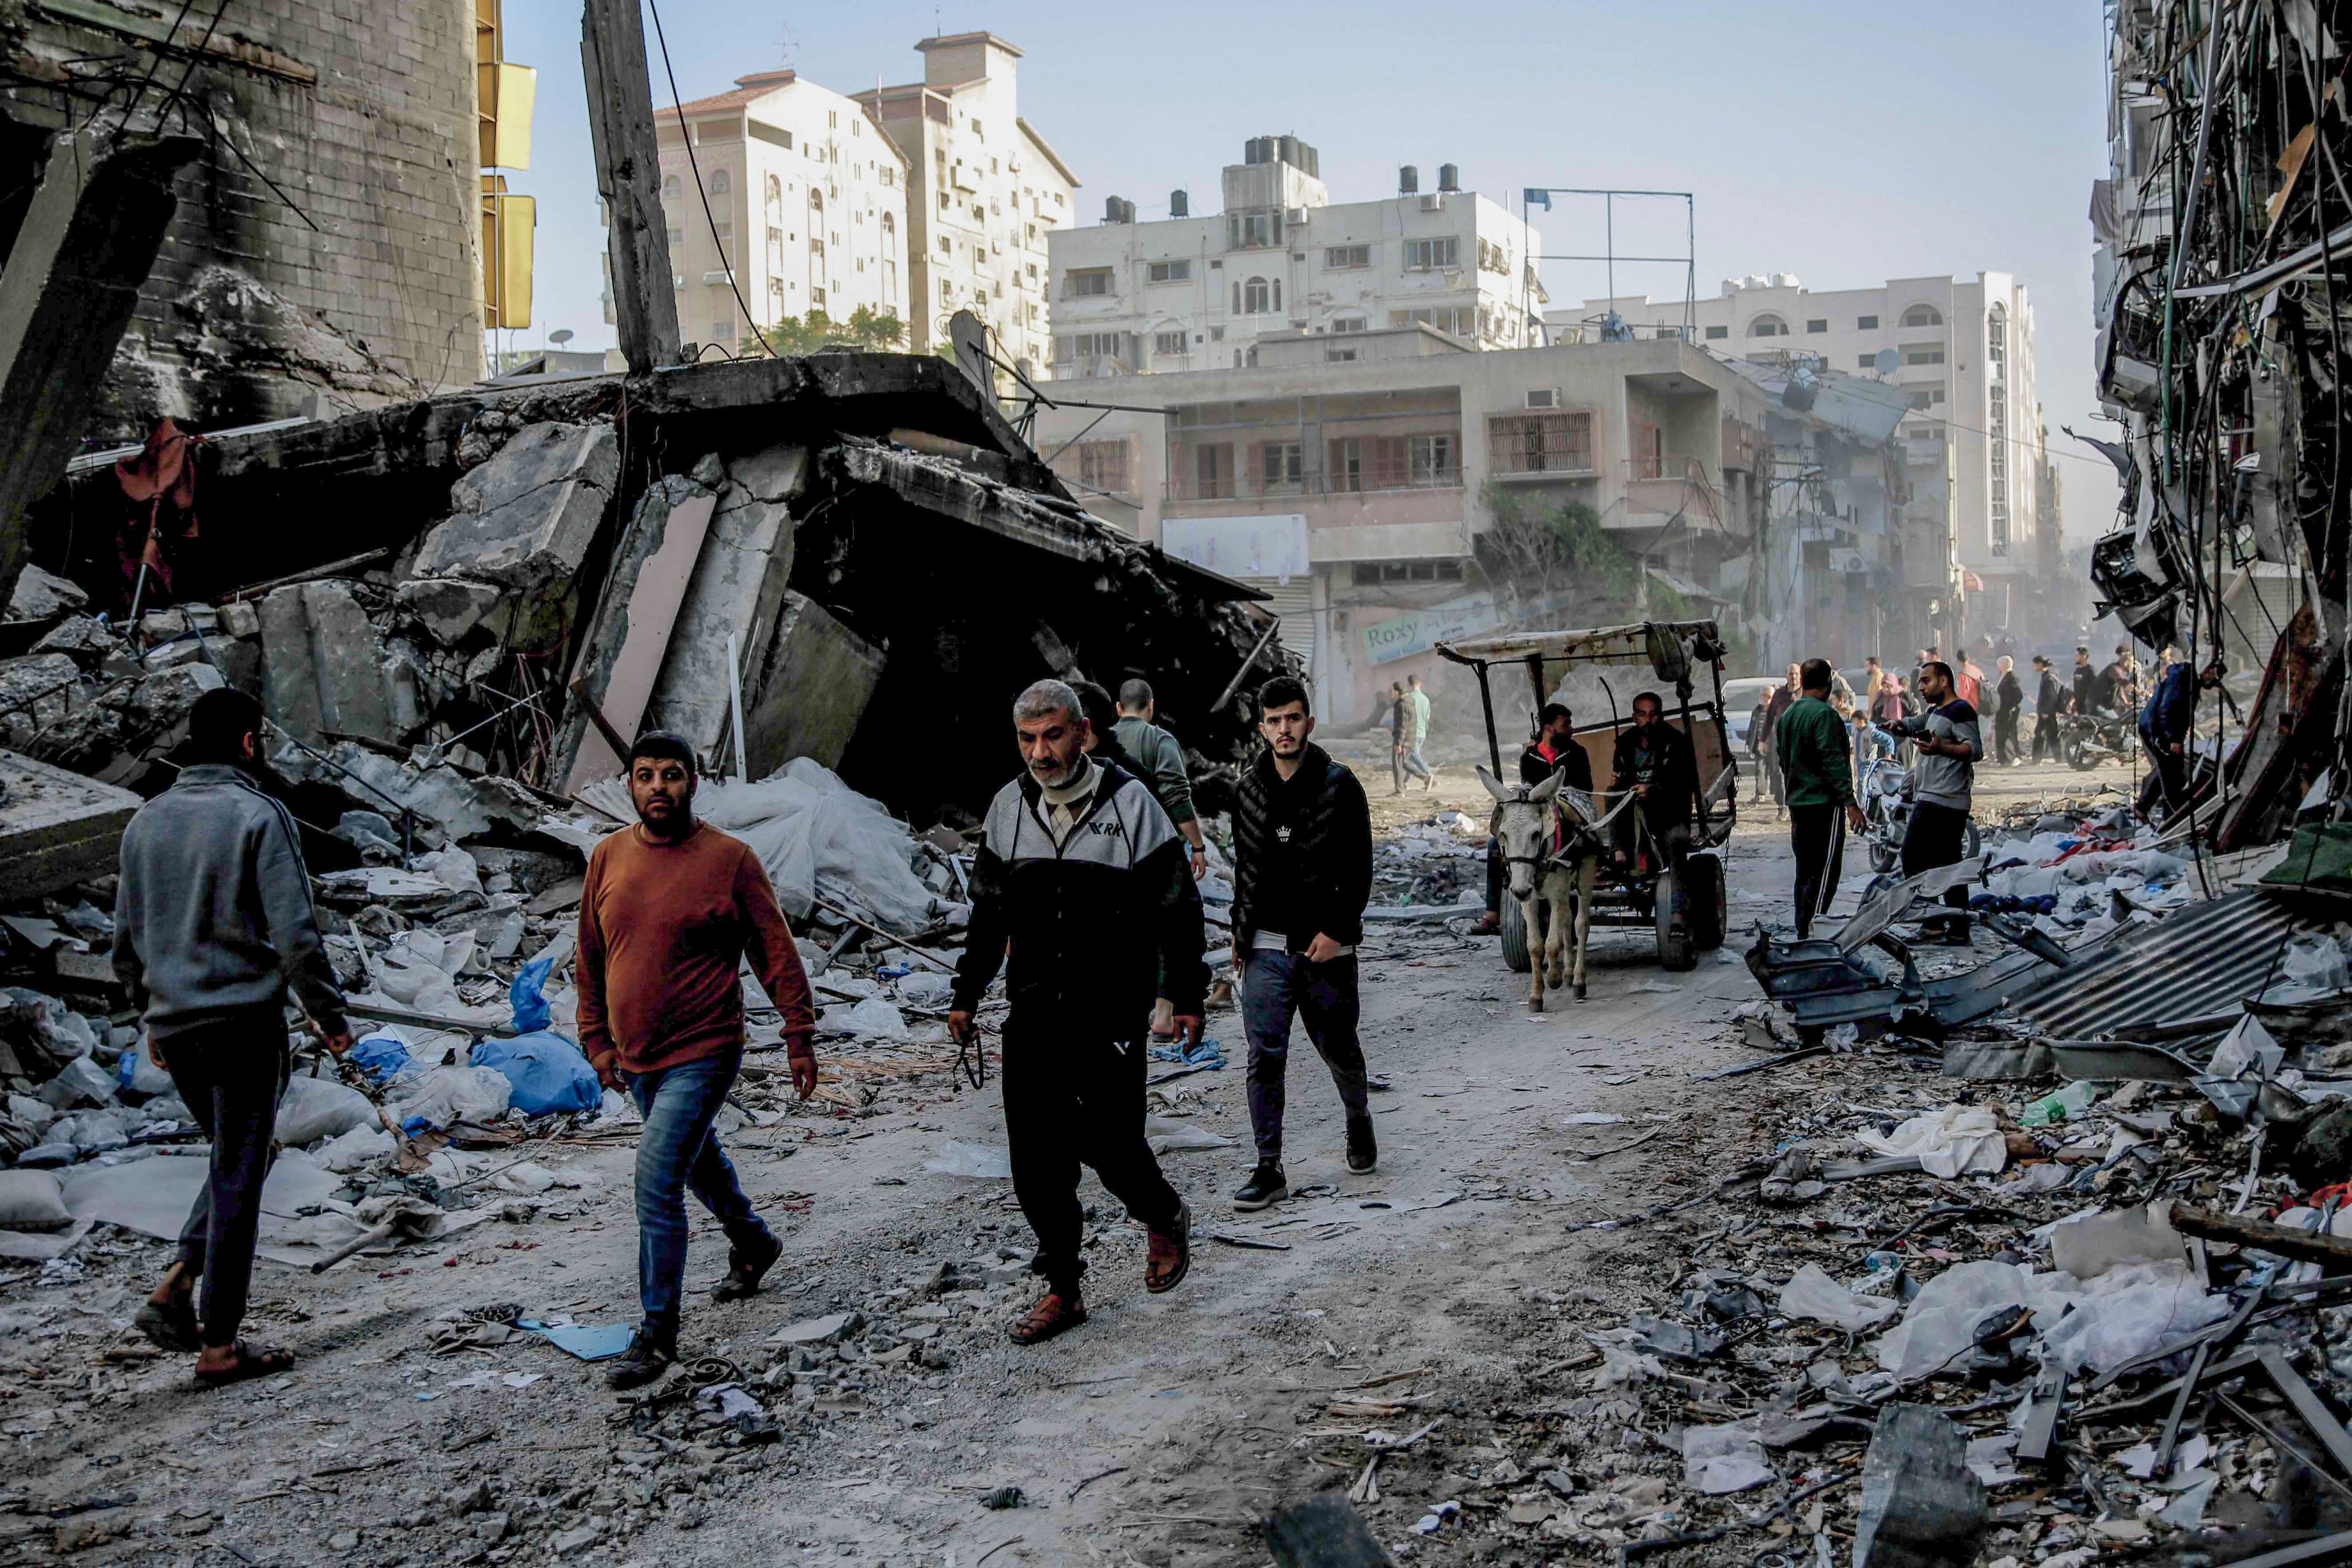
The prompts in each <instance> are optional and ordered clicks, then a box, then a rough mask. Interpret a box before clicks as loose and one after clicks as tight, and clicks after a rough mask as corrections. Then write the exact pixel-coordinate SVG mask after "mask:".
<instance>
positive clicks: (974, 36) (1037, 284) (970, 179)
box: [856, 33, 1078, 374]
mask: <svg viewBox="0 0 2352 1568" xmlns="http://www.w3.org/2000/svg"><path fill="white" fill-rule="evenodd" d="M915 47H916V48H917V49H919V50H920V51H921V52H922V56H923V79H922V80H921V81H919V82H913V83H909V84H908V85H906V86H904V87H881V88H876V89H872V90H871V91H868V92H861V93H858V94H856V100H857V101H858V102H859V103H862V104H864V105H866V107H867V108H868V109H870V110H873V112H874V114H875V117H876V118H877V120H878V121H879V122H880V123H881V125H882V128H883V129H884V130H885V131H886V132H888V133H889V135H890V137H891V139H892V140H893V141H894V142H896V143H897V144H898V148H899V150H900V151H901V152H902V153H904V154H905V156H906V160H907V163H908V171H909V178H910V180H911V182H912V183H911V184H910V185H909V186H908V192H907V216H908V224H909V226H910V227H909V229H908V245H909V247H910V248H909V250H908V317H907V319H908V322H909V323H910V324H911V325H912V327H913V328H914V337H913V346H914V347H915V348H916V349H918V350H926V349H929V348H931V347H933V346H934V345H936V344H938V343H940V342H944V341H945V340H946V338H947V335H948V318H949V317H950V316H952V315H954V314H955V313H956V312H957V311H958V310H971V311H972V312H973V313H974V314H976V315H978V316H979V317H980V318H981V319H982V321H986V322H987V323H988V325H989V326H990V327H991V328H992V330H993V331H995V333H996V335H997V337H998V339H999V341H1000V343H1001V345H1002V348H1001V352H1002V353H1003V356H1004V357H1005V358H1007V359H1009V360H1027V361H1028V362H1029V363H1030V364H1031V365H1032V366H1033V367H1034V368H1035V369H1036V370H1037V372H1038V374H1043V373H1044V366H1045V354H1046V345H1047V343H1048V342H1050V341H1051V336H1052V328H1051V323H1050V321H1049V320H1048V317H1049V315H1050V313H1051V312H1050V308H1049V306H1048V304H1047V299H1048V296H1047V293H1046V289H1045V268H1046V256H1047V251H1046V236H1047V235H1049V234H1050V233H1051V232H1052V231H1054V230H1055V229H1057V228H1064V227H1066V226H1068V225H1069V223H1070V221H1071V219H1072V216H1074V214H1075V212H1076V205H1075V203H1076V191H1077V186H1078V177H1077V175H1076V174H1072V173H1071V172H1070V167H1069V165H1068V164H1066V163H1063V162H1062V160H1061V157H1060V156H1059V155H1058V154H1057V153H1055V151H1054V150H1053V148H1051V147H1049V146H1047V145H1046V144H1045V138H1044V137H1042V136H1040V135H1038V134H1037V132H1035V131H1034V129H1032V128H1031V126H1030V124H1029V122H1028V121H1025V120H1024V119H1022V118H1021V107H1020V96H1019V81H1018V77H1017V74H1016V71H1015V66H1014V62H1015V61H1017V60H1019V59H1020V58H1021V51H1020V50H1019V49H1016V48H1014V47H1013V46H1012V45H1011V44H1008V43H1006V42H1005V41H1004V40H1003V38H1000V37H997V36H996V35H995V34H993V33H956V34H952V35H949V36H945V37H935V38H925V39H924V40H923V41H922V42H920V43H919V44H917V45H916V46H915Z"/></svg>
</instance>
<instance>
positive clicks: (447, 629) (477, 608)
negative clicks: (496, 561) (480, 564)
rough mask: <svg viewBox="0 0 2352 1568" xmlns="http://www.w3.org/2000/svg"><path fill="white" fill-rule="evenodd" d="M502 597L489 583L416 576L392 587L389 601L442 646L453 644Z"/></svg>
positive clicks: (487, 613) (502, 593)
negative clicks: (394, 587) (396, 586)
mask: <svg viewBox="0 0 2352 1568" xmlns="http://www.w3.org/2000/svg"><path fill="white" fill-rule="evenodd" d="M503 597H505V594H504V592H503V591H502V590H500V589H499V588H497V587H494V586H492V585H491V584H488V583H469V582H467V580H466V579H464V578H462V577H417V578H413V579H411V580H410V581H408V582H405V583H403V584H401V585H400V586H399V587H398V588H396V589H394V591H393V595H392V601H393V603H394V604H395V605H398V606H400V609H401V610H402V612H403V613H404V614H405V615H407V616H410V617H412V618H413V619H415V622H416V623H417V625H419V626H423V627H424V628H425V631H426V632H428V633H429V634H431V636H432V637H433V640H434V641H436V642H437V643H439V644H440V645H441V646H442V647H456V646H457V643H458V641H459V639H461V638H462V637H465V635H466V634H467V632H470V631H472V630H473V629H474V628H475V627H476V626H479V625H481V624H482V621H483V619H484V617H486V616H488V615H489V613H490V612H491V611H492V610H494V609H496V608H498V605H499V600H500V599H501V598H503Z"/></svg>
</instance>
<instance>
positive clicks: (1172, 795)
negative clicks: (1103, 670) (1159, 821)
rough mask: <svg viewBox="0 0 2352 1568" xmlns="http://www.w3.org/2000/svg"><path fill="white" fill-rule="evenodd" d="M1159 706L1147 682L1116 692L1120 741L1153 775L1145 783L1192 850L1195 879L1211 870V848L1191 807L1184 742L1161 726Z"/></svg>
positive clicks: (1146, 778)
mask: <svg viewBox="0 0 2352 1568" xmlns="http://www.w3.org/2000/svg"><path fill="white" fill-rule="evenodd" d="M1159 719H1160V704H1159V703H1158V701H1157V700H1154V698H1153V697H1152V695H1151V685H1150V682H1149V681H1145V680H1130V681H1128V682H1127V683H1126V684H1124V685H1123V686H1121V687H1120V688H1119V689H1118V725H1117V726H1116V728H1117V730H1118V743H1119V745H1120V746H1121V747H1122V748H1124V749H1125V751H1126V752H1127V754H1128V755H1129V756H1130V757H1133V758H1134V759H1135V760H1136V761H1137V762H1139V763H1142V764H1143V765H1144V766H1145V767H1146V768H1148V769H1150V773H1149V774H1148V775H1147V776H1146V777H1145V779H1144V781H1143V782H1144V783H1145V784H1147V785H1148V786H1150V788H1151V795H1152V798H1153V799H1155V800H1157V801H1159V803H1160V810H1162V811H1164V812H1166V813H1167V814H1168V820H1169V821H1171V822H1172V823H1174V824H1175V825H1176V831H1177V832H1179V833H1181V834H1182V835H1183V836H1184V842H1185V843H1187V844H1189V845H1191V846H1192V877H1193V879H1194V880H1196V881H1197V880H1198V879H1200V878H1201V877H1202V874H1203V873H1205V872H1206V871H1207V870H1208V868H1209V850H1208V846H1207V843H1206V841H1205V840H1203V839H1202V837H1201V816H1200V813H1198V812H1196V811H1194V810H1193V809H1192V774H1191V773H1189V772H1187V771H1186V770H1185V767H1184V743H1183V742H1181V741H1179V740H1178V739H1177V738H1176V737H1175V736H1173V735H1171V734H1170V733H1169V732H1168V731H1165V730H1163V729H1161V728H1160V722H1159Z"/></svg>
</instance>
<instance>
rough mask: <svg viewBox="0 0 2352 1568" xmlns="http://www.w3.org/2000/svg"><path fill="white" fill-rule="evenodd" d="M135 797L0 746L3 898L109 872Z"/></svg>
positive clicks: (8, 900)
mask: <svg viewBox="0 0 2352 1568" xmlns="http://www.w3.org/2000/svg"><path fill="white" fill-rule="evenodd" d="M139 804H140V803H139V797H138V796H137V795H132V794H131V792H130V791H129V790H122V789H116V788H114V787H113V786H111V785H110V784H100V783H99V782H98V781H96V780H94V779H88V778H84V777H82V776H81V775H80V774H79V773H68V772H66V771H65V770H64V769H62V768H56V767H51V766H49V765H47V764H46V763H37V762H35V761H33V760H32V759H31V758H29V757H20V756H18V755H16V753H15V752H0V903H5V904H16V903H19V902H21V901H23V900H27V899H36V898H38V897H40V896H41V895H42V894H43V893H48V892H54V891H56V890H57V889H60V888H68V887H71V886H72V885H73V884H74V883H76V882H83V881H88V880H89V879H92V878H96V877H103V876H105V875H106V874H107V873H109V872H110V871H112V870H113V869H114V866H115V860H116V857H117V855H118V854H119V852H120V848H121V843H122V830H123V829H124V828H125V827H127V826H130V825H131V815H132V814H133V813H134V812H136V811H137V810H138V809H139Z"/></svg>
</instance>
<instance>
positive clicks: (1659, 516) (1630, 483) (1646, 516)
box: [1605, 457, 1723, 529]
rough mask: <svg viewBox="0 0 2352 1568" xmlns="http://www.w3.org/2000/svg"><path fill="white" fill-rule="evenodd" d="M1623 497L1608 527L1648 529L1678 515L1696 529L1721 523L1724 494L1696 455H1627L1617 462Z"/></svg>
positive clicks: (1715, 527) (1713, 526) (1718, 525)
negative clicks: (1621, 504) (1716, 486)
mask: <svg viewBox="0 0 2352 1568" xmlns="http://www.w3.org/2000/svg"><path fill="white" fill-rule="evenodd" d="M1619 472H1620V475H1621V476H1622V480H1623V483H1624V487H1625V500H1624V504H1623V506H1622V509H1618V510H1616V511H1615V512H1614V513H1613V514H1612V516H1611V517H1609V518H1608V519H1606V520H1605V521H1606V522H1607V524H1608V526H1611V527H1622V528H1650V527H1654V526H1656V525H1657V524H1658V522H1659V521H1661V520H1664V519H1666V518H1671V517H1675V516H1679V517H1681V518H1682V519H1683V521H1685V522H1686V523H1688V524H1690V525H1691V526H1693V527H1696V528H1713V529H1720V528H1721V527H1722V526H1723V497H1722V493H1721V492H1720V491H1718V490H1717V489H1716V488H1715V482H1714V480H1712V479H1709V478H1708V477H1707V472H1706V464H1704V463H1702V462H1700V461H1699V460H1698V459H1697V458H1672V457H1656V458H1625V459H1623V460H1622V462H1621V463H1620V464H1619Z"/></svg>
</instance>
